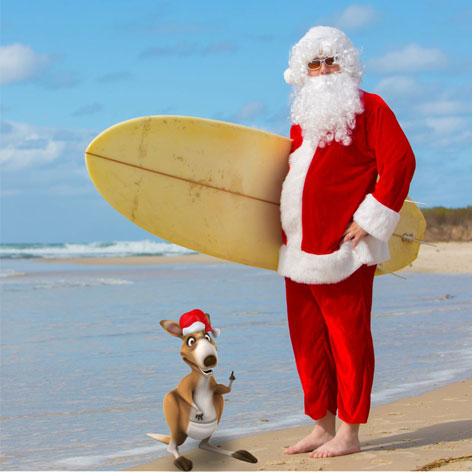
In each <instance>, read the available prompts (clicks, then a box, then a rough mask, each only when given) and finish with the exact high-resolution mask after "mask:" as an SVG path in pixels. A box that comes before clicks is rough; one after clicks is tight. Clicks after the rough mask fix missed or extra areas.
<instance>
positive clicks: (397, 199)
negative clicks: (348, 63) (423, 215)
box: [342, 100, 415, 247]
mask: <svg viewBox="0 0 472 472" xmlns="http://www.w3.org/2000/svg"><path fill="white" fill-rule="evenodd" d="M370 120H371V121H372V122H371V123H369V137H368V140H369V142H370V143H371V145H372V147H373V149H375V157H376V161H377V172H378V174H379V179H378V181H377V184H376V186H375V190H374V191H373V192H372V193H369V194H367V195H366V197H365V198H364V200H363V201H362V203H361V204H360V205H359V207H358V208H357V210H356V211H355V213H354V215H353V221H352V222H351V223H350V225H349V226H348V227H347V229H346V231H345V233H344V237H343V240H342V242H345V241H349V240H352V241H353V247H356V245H357V243H358V242H359V240H360V239H362V238H363V237H364V236H366V235H367V234H370V235H371V236H373V237H374V238H377V239H380V240H381V241H384V242H387V241H388V240H389V239H390V236H391V235H392V233H393V231H394V230H395V227H396V226H397V223H398V220H399V219H400V214H399V211H400V209H401V207H402V205H403V202H404V200H405V198H406V196H407V194H408V189H409V187H410V182H411V179H412V178H413V173H414V172H415V156H414V154H413V151H412V149H411V146H410V143H409V142H408V139H407V138H406V136H405V133H404V132H403V130H402V129H401V127H400V125H399V124H398V121H397V119H396V118H395V115H394V114H393V112H392V110H390V108H389V107H388V105H387V104H386V103H385V102H383V100H382V101H381V104H380V105H379V106H378V108H377V109H376V111H375V113H373V114H372V117H371V118H370Z"/></svg>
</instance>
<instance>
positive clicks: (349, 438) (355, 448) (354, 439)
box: [310, 424, 361, 459]
mask: <svg viewBox="0 0 472 472" xmlns="http://www.w3.org/2000/svg"><path fill="white" fill-rule="evenodd" d="M344 425H345V424H344ZM344 425H343V426H344ZM349 426H357V425H349ZM360 450H361V444H360V442H359V436H358V429H357V430H356V429H355V428H354V429H351V428H343V427H342V426H341V428H340V429H339V431H338V433H337V434H336V436H335V437H334V438H333V439H331V440H330V441H327V442H325V443H324V444H322V445H321V446H320V447H318V448H317V449H315V450H314V451H313V452H312V453H311V454H310V457H313V458H317V459H318V458H323V457H334V456H344V455H346V454H353V453H355V452H359V451H360Z"/></svg>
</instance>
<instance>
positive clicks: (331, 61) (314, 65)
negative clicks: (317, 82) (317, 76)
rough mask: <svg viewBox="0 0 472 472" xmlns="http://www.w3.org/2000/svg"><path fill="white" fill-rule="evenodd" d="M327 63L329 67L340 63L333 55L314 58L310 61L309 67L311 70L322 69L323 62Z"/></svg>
mask: <svg viewBox="0 0 472 472" xmlns="http://www.w3.org/2000/svg"><path fill="white" fill-rule="evenodd" d="M323 62H324V63H325V64H326V65H327V66H328V67H334V66H337V65H338V63H337V62H336V58H335V57H334V56H333V57H325V58H324V59H313V60H312V61H311V62H309V63H308V69H310V70H318V69H321V64H322V63H323Z"/></svg>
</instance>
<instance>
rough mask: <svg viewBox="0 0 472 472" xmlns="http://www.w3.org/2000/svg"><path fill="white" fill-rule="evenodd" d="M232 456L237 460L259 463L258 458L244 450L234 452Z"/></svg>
mask: <svg viewBox="0 0 472 472" xmlns="http://www.w3.org/2000/svg"><path fill="white" fill-rule="evenodd" d="M231 455H232V456H233V457H234V458H235V459H239V460H240V461H244V462H252V463H253V464H255V463H256V462H257V458H256V457H254V456H253V455H252V454H251V453H250V452H248V451H245V450H244V449H240V450H239V451H236V452H233V454H231Z"/></svg>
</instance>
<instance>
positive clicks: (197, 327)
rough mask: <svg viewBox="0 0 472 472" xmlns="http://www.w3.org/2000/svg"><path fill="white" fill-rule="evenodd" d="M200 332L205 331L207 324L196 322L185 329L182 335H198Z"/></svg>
mask: <svg viewBox="0 0 472 472" xmlns="http://www.w3.org/2000/svg"><path fill="white" fill-rule="evenodd" d="M199 331H205V324H204V323H202V322H201V321H195V323H192V324H191V325H190V326H187V327H186V328H184V329H183V330H182V334H183V335H184V336H187V334H190V333H198V332H199Z"/></svg>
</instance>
